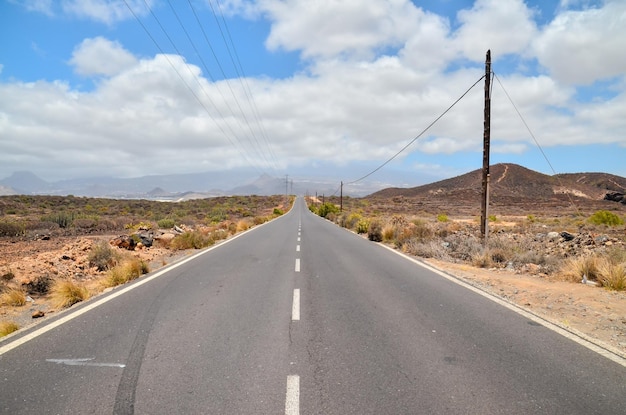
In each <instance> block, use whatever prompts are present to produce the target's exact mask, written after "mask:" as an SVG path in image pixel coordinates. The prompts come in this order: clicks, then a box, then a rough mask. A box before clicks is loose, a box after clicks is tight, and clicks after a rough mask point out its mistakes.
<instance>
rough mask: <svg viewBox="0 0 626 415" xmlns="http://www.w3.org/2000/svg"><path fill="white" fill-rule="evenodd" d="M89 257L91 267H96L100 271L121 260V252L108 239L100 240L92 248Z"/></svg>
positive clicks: (111, 266)
mask: <svg viewBox="0 0 626 415" xmlns="http://www.w3.org/2000/svg"><path fill="white" fill-rule="evenodd" d="M87 259H88V260H89V266H90V267H96V268H97V269H98V271H106V270H108V269H110V268H113V267H114V266H115V265H116V264H117V263H118V262H119V261H120V254H119V252H117V251H116V250H115V249H113V247H112V246H111V245H109V244H108V243H107V242H106V241H100V242H98V243H97V244H95V245H94V246H93V247H92V248H91V251H90V252H89V255H88V257H87Z"/></svg>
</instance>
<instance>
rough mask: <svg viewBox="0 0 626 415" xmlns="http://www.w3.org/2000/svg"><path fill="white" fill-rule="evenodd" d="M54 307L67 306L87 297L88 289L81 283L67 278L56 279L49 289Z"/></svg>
mask: <svg viewBox="0 0 626 415" xmlns="http://www.w3.org/2000/svg"><path fill="white" fill-rule="evenodd" d="M50 298H51V300H52V304H53V306H54V307H55V308H68V307H71V306H73V305H74V304H76V303H80V302H81V301H85V300H86V299H88V298H89V291H88V290H87V288H86V287H84V286H83V285H81V284H77V283H75V282H73V281H69V280H60V281H57V282H56V283H55V284H54V286H53V287H52V290H51V291H50Z"/></svg>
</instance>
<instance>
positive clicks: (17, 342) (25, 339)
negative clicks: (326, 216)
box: [0, 210, 291, 356]
mask: <svg viewBox="0 0 626 415" xmlns="http://www.w3.org/2000/svg"><path fill="white" fill-rule="evenodd" d="M289 212H291V210H290V211H289ZM286 216H287V214H285V215H282V216H279V217H278V218H276V219H274V220H280V219H282V218H284V217H286ZM272 222H273V221H269V222H265V223H263V224H261V225H258V226H255V227H254V228H250V229H248V230H247V231H244V232H241V233H239V234H237V235H235V236H233V237H232V238H230V239H226V240H225V241H223V242H222V243H220V244H219V245H214V246H212V247H210V248H207V249H205V250H203V251H200V252H198V253H197V254H194V255H192V256H190V257H188V258H185V259H183V260H181V261H179V262H175V263H173V264H172V265H170V266H168V267H166V268H164V269H162V270H160V271H157V272H156V273H155V274H153V275H150V276H147V277H145V279H141V280H139V281H137V282H134V283H132V284H131V285H128V286H126V287H124V288H122V289H120V290H119V291H117V292H115V293H113V294H111V295H107V296H106V297H104V298H101V299H100V300H97V301H94V302H93V303H88V304H87V305H86V306H85V307H82V308H79V309H78V310H71V309H69V310H68V313H69V314H66V315H65V316H64V317H62V318H60V319H58V320H56V321H54V322H52V323H50V324H46V325H45V326H43V327H41V328H39V329H36V330H34V331H32V332H30V333H28V334H26V335H25V336H22V337H19V338H17V339H16V340H14V341H10V340H8V339H7V340H8V341H9V343H7V344H5V345H3V346H1V347H0V356H2V355H3V354H5V353H6V352H8V351H10V350H13V349H15V348H16V347H19V346H21V345H23V344H24V343H27V342H29V341H30V340H33V339H34V338H37V337H39V336H41V335H42V334H44V333H47V332H49V331H50V330H53V329H55V328H57V327H59V326H60V325H62V324H65V323H67V322H68V321H70V320H73V319H75V318H76V317H79V316H81V315H83V314H85V313H87V312H88V311H91V310H93V309H94V308H96V307H99V306H101V305H102V304H105V303H108V302H109V301H111V300H113V299H115V298H117V297H119V296H120V295H123V294H126V293H127V292H129V291H131V290H134V289H135V288H138V287H140V286H142V285H144V284H146V283H148V282H150V281H152V280H153V279H156V278H159V277H160V276H162V275H164V274H166V273H168V272H170V271H172V270H173V269H175V268H178V267H180V266H181V265H184V264H186V263H187V262H189V261H193V260H194V259H196V258H198V257H199V256H201V255H204V254H206V253H207V252H210V251H212V250H214V249H217V248H219V247H221V246H224V245H226V244H227V243H230V242H232V241H234V240H235V239H237V238H239V237H241V236H243V235H245V234H247V233H248V232H252V231H254V230H256V229H259V228H260V227H262V226H265V225H267V224H269V223H272ZM19 334H20V333H19V331H18V332H15V333H14V335H16V336H17V335H19Z"/></svg>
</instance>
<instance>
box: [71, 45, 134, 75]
mask: <svg viewBox="0 0 626 415" xmlns="http://www.w3.org/2000/svg"><path fill="white" fill-rule="evenodd" d="M136 61H137V60H136V58H135V57H134V56H133V55H132V54H131V53H130V52H129V51H127V50H126V49H124V48H123V47H122V45H121V44H120V43H119V42H113V41H110V40H108V39H105V38H103V37H96V38H92V39H85V40H83V41H82V42H81V44H80V45H78V46H77V47H76V48H74V52H73V53H72V59H70V63H71V64H72V65H74V67H75V71H76V73H78V74H80V75H87V76H89V75H106V76H111V75H115V74H117V73H119V72H121V71H122V70H123V69H126V68H129V67H131V66H133V65H134V64H135V63H136Z"/></svg>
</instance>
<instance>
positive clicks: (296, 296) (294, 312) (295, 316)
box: [291, 288, 300, 321]
mask: <svg viewBox="0 0 626 415" xmlns="http://www.w3.org/2000/svg"><path fill="white" fill-rule="evenodd" d="M291 320H293V321H299V320H300V289H299V288H296V289H294V290H293V305H292V306H291Z"/></svg>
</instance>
